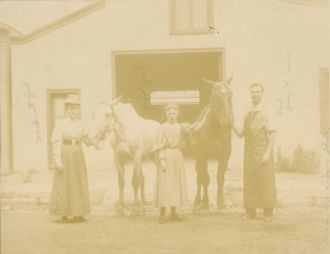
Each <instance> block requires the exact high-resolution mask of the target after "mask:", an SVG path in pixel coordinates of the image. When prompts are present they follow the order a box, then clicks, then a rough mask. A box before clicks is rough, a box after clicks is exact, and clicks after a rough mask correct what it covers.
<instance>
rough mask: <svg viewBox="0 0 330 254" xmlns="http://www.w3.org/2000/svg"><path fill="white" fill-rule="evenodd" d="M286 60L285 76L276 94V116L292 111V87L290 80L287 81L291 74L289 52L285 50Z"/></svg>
mask: <svg viewBox="0 0 330 254" xmlns="http://www.w3.org/2000/svg"><path fill="white" fill-rule="evenodd" d="M285 60H286V69H285V76H286V78H285V79H284V81H283V85H282V87H281V92H280V94H279V95H278V96H277V98H276V99H277V108H276V115H277V117H279V116H281V115H283V114H284V113H286V112H289V111H293V106H292V105H293V103H292V95H293V92H292V89H291V82H290V81H289V77H290V74H291V52H287V53H286V54H285Z"/></svg>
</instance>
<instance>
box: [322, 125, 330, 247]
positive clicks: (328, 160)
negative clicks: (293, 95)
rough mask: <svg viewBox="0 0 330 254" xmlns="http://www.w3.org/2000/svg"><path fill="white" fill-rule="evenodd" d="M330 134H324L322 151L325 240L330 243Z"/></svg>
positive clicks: (325, 132)
mask: <svg viewBox="0 0 330 254" xmlns="http://www.w3.org/2000/svg"><path fill="white" fill-rule="evenodd" d="M329 132H330V129H327V130H326V131H324V132H323V133H322V145H321V149H322V152H323V155H324V157H325V158H324V162H323V167H324V169H325V178H324V188H325V191H326V200H325V208H326V209H327V214H328V216H327V218H326V222H325V232H324V240H325V241H326V242H327V243H329V236H330V144H329V141H330V140H329V136H330V135H329Z"/></svg>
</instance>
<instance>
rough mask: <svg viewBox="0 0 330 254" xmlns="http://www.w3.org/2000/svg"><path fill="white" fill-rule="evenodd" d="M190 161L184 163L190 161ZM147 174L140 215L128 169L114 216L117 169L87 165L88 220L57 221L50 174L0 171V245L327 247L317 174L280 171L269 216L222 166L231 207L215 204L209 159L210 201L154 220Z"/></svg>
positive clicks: (119, 249)
mask: <svg viewBox="0 0 330 254" xmlns="http://www.w3.org/2000/svg"><path fill="white" fill-rule="evenodd" d="M188 168H189V167H188ZM148 172H149V173H147V174H146V183H147V189H146V191H147V199H148V200H149V203H148V204H147V205H146V206H145V212H144V213H143V215H139V216H133V215H132V207H131V206H130V205H129V203H130V199H131V197H132V190H131V186H130V174H131V172H130V170H128V175H127V187H126V199H127V204H128V205H127V207H126V209H125V216H120V217H119V216H116V212H115V201H116V199H117V184H116V177H115V172H111V171H105V170H100V171H93V172H89V179H90V189H91V200H92V213H91V215H90V216H89V217H88V221H87V222H84V223H79V224H60V223H57V221H56V220H57V219H58V218H57V217H56V216H55V217H54V216H51V215H49V214H48V198H49V191H50V186H51V179H52V178H51V174H50V173H49V172H46V173H38V172H36V173H34V174H33V175H32V176H31V179H30V181H28V182H24V181H22V176H21V175H20V174H16V175H15V174H14V175H11V176H6V177H2V178H1V196H0V197H1V253H3V254H21V253H26V254H29V253H31V254H39V253H40V254H43V253H50V254H57V253H61V254H63V253H65V254H75V253H77V254H78V253H79V254H85V253H86V254H88V253H101V254H102V253H107V254H108V253H134V254H135V253H137V254H138V253H153V254H154V253H189V254H194V253H217V254H218V253H221V254H222V253H223V254H225V253H230V254H236V253H244V254H245V253H246V254H250V253H251V254H254V253H256V254H259V253H260V254H261V253H262V254H263V253H274V254H276V253H280V254H286V253H290V254H291V253H292V254H302V253H306V254H307V253H308V254H309V253H322V254H323V253H330V252H329V251H330V239H329V236H330V209H329V196H328V194H329V191H328V190H326V189H325V184H326V178H325V177H324V176H323V175H322V174H316V175H299V174H287V173H278V174H277V176H276V179H277V190H278V207H277V208H276V210H275V217H274V220H273V221H272V222H264V221H263V219H262V213H261V212H260V213H259V214H258V219H257V220H254V221H249V220H246V219H245V217H244V213H243V209H242V183H241V179H242V178H241V177H242V174H241V173H242V172H241V171H239V170H235V169H230V170H228V172H227V173H226V184H225V196H226V203H227V206H228V208H227V209H225V210H221V211H218V210H217V209H216V208H215V205H214V203H215V193H216V184H215V178H214V176H215V174H216V171H215V168H214V165H211V166H210V175H211V179H212V180H211V186H210V199H211V209H210V211H209V212H206V211H195V210H193V209H191V207H186V208H183V209H181V210H180V213H181V214H182V216H183V221H180V222H175V223H165V224H159V223H158V220H157V219H158V210H157V209H155V208H154V207H153V206H152V202H151V200H152V193H153V184H152V182H153V177H154V171H152V170H149V171H148ZM187 181H188V186H189V198H190V200H191V201H192V200H193V197H194V192H195V184H194V183H195V173H194V171H193V170H188V171H187Z"/></svg>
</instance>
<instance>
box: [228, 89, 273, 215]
mask: <svg viewBox="0 0 330 254" xmlns="http://www.w3.org/2000/svg"><path fill="white" fill-rule="evenodd" d="M250 95H251V99H252V107H251V108H250V109H249V110H248V111H247V113H246V115H245V117H244V127H243V129H241V130H240V129H239V128H237V127H235V126H234V131H235V133H236V134H237V135H238V136H239V137H244V138H245V143H244V179H243V181H244V193H243V199H244V208H245V209H246V214H247V217H248V218H249V219H254V218H255V217H256V209H257V208H262V209H263V210H264V218H265V220H270V219H271V218H272V217H273V209H274V207H275V206H276V187H275V171H274V160H273V145H274V141H275V134H276V129H275V126H274V125H273V123H272V122H271V118H270V116H269V114H268V113H267V111H265V109H264V108H263V107H262V106H261V98H262V95H263V87H262V86H261V85H260V84H256V83H254V84H252V85H251V86H250Z"/></svg>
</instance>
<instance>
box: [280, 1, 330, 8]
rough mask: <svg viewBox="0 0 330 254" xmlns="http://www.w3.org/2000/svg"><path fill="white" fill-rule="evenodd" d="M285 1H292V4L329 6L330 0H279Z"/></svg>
mask: <svg viewBox="0 0 330 254" xmlns="http://www.w3.org/2000/svg"><path fill="white" fill-rule="evenodd" d="M279 1H280V2H283V3H289V4H290V3H291V4H301V5H310V6H321V7H324V6H328V4H329V1H328V0H279Z"/></svg>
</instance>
